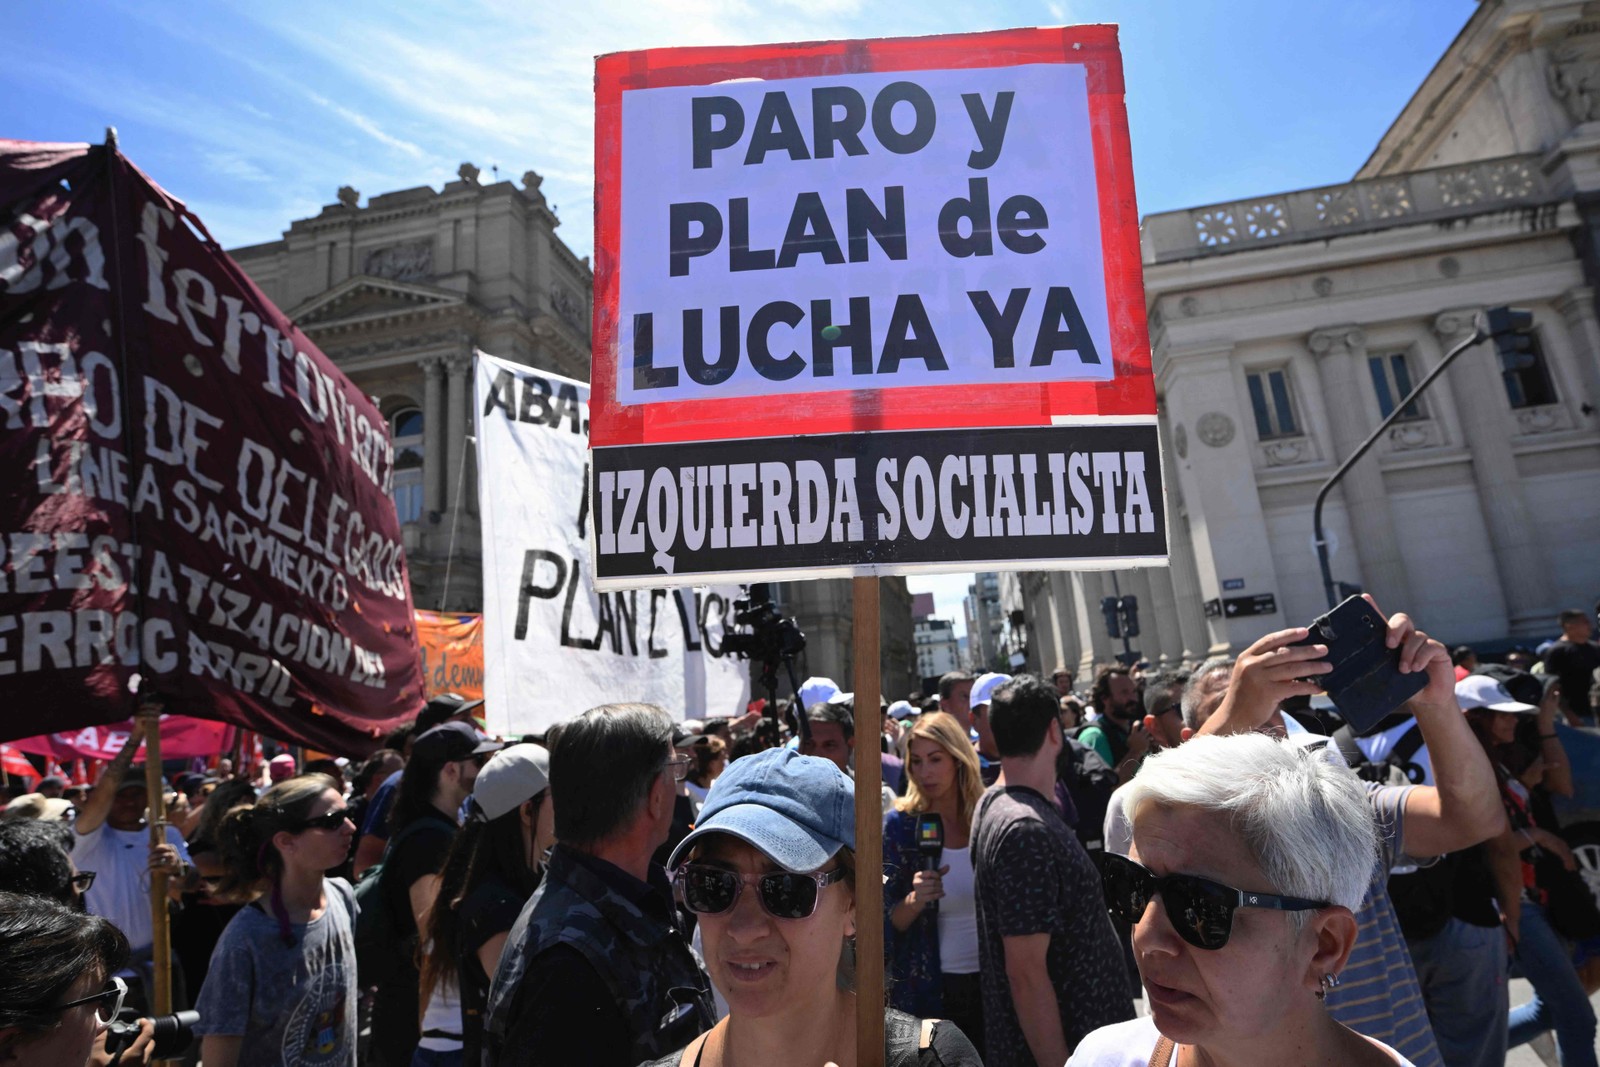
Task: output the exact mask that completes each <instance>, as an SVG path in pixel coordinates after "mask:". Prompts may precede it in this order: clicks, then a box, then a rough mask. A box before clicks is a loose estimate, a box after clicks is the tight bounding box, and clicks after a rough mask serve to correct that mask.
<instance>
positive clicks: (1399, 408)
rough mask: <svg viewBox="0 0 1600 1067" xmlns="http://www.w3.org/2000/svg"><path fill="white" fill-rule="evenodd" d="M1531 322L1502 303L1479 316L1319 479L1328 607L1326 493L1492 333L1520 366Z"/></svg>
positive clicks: (1314, 515)
mask: <svg viewBox="0 0 1600 1067" xmlns="http://www.w3.org/2000/svg"><path fill="white" fill-rule="evenodd" d="M1532 324H1533V316H1532V315H1531V314H1530V313H1529V312H1526V311H1513V310H1511V309H1510V308H1504V307H1496V308H1491V309H1490V310H1489V312H1488V313H1487V315H1485V316H1480V318H1479V320H1478V322H1477V323H1476V324H1475V329H1474V330H1473V333H1472V336H1471V337H1468V338H1467V339H1466V340H1464V341H1462V342H1461V343H1460V344H1458V345H1456V346H1455V347H1454V348H1452V349H1451V350H1450V351H1449V352H1447V353H1446V354H1445V357H1444V358H1443V359H1441V360H1440V361H1439V365H1438V366H1437V367H1435V368H1433V370H1431V371H1429V372H1428V375H1427V377H1425V378H1423V379H1422V381H1420V382H1418V383H1417V387H1416V388H1415V389H1413V390H1411V392H1409V393H1407V394H1406V396H1405V399H1403V400H1401V401H1400V402H1399V403H1398V404H1396V405H1395V406H1394V410H1393V411H1391V412H1389V417H1388V418H1386V419H1384V420H1383V421H1382V422H1381V423H1379V424H1378V428H1377V429H1376V430H1373V431H1372V433H1371V435H1370V436H1369V437H1368V438H1367V439H1366V440H1365V441H1363V442H1361V446H1360V447H1359V448H1357V449H1356V450H1355V451H1354V452H1352V453H1350V456H1349V458H1347V459H1346V460H1345V461H1344V462H1343V463H1341V464H1339V469H1338V470H1336V471H1334V472H1333V474H1332V476H1331V477H1329V478H1328V480H1327V481H1325V482H1323V483H1322V488H1321V489H1318V490H1317V502H1316V504H1315V505H1314V506H1313V507H1312V509H1311V528H1312V543H1313V544H1315V545H1316V548H1317V564H1318V565H1319V566H1320V567H1321V568H1322V588H1323V591H1324V592H1325V593H1326V594H1327V597H1328V607H1330V608H1332V607H1335V606H1337V605H1338V603H1339V589H1338V583H1337V582H1335V581H1334V580H1333V569H1332V566H1331V564H1330V562H1329V559H1328V537H1327V534H1326V533H1324V532H1323V529H1322V505H1323V504H1325V503H1326V502H1327V500H1328V493H1329V492H1331V491H1332V490H1333V487H1334V486H1335V485H1338V484H1339V479H1341V478H1343V477H1344V476H1345V474H1346V472H1348V471H1349V470H1350V468H1351V467H1353V466H1355V465H1356V461H1358V460H1359V459H1360V458H1361V457H1362V456H1364V455H1366V454H1367V450H1368V449H1370V448H1371V447H1372V446H1373V445H1374V444H1376V443H1377V440H1378V438H1379V437H1381V436H1383V432H1384V431H1385V430H1387V429H1388V428H1389V426H1390V424H1391V423H1393V422H1394V421H1395V420H1396V419H1398V418H1399V417H1400V415H1401V414H1402V413H1403V412H1404V411H1405V410H1406V409H1407V408H1408V407H1410V406H1411V405H1412V403H1413V402H1414V401H1415V400H1416V399H1417V397H1419V396H1421V395H1422V394H1423V392H1424V391H1425V390H1426V389H1427V388H1428V386H1430V385H1432V384H1433V380H1434V379H1435V378H1437V377H1439V375H1441V374H1443V373H1444V371H1445V368H1446V367H1448V366H1450V363H1451V361H1453V360H1454V359H1455V358H1456V357H1457V356H1459V355H1460V354H1461V353H1463V352H1465V351H1466V350H1467V349H1469V348H1471V347H1472V346H1473V345H1475V344H1478V343H1479V342H1481V341H1486V340H1488V339H1489V338H1491V337H1493V338H1495V339H1496V344H1497V345H1499V346H1500V347H1501V348H1502V349H1503V350H1504V351H1502V353H1501V355H1502V359H1503V361H1504V362H1505V363H1506V366H1507V367H1509V368H1515V367H1516V366H1519V365H1520V364H1518V363H1516V362H1515V360H1516V358H1517V356H1516V350H1517V349H1518V348H1520V347H1521V345H1522V344H1524V343H1525V342H1523V341H1519V340H1518V338H1525V337H1526V335H1527V334H1528V331H1529V330H1530V329H1531V327H1532Z"/></svg>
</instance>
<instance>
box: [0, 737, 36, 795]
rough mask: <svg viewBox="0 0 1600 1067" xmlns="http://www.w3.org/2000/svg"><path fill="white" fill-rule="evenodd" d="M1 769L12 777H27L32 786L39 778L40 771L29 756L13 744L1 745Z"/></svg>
mask: <svg viewBox="0 0 1600 1067" xmlns="http://www.w3.org/2000/svg"><path fill="white" fill-rule="evenodd" d="M0 771H4V772H5V773H6V774H7V775H9V776H11V777H12V778H26V779H27V780H28V784H29V785H30V786H32V785H33V783H35V782H37V781H38V780H39V772H38V771H36V770H34V767H33V764H31V763H29V762H28V757H26V756H24V755H23V754H22V751H21V750H20V749H17V748H13V747H12V746H11V745H0Z"/></svg>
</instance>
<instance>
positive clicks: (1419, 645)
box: [1368, 597, 1507, 858]
mask: <svg viewBox="0 0 1600 1067" xmlns="http://www.w3.org/2000/svg"><path fill="white" fill-rule="evenodd" d="M1368 599H1369V600H1370V599H1371V598H1370V597H1369V598H1368ZM1388 645H1389V647H1390V648H1397V649H1399V650H1400V673H1402V674H1410V673H1412V672H1415V671H1422V672H1425V673H1426V674H1427V676H1428V686H1427V688H1426V689H1424V690H1423V691H1422V692H1421V693H1418V694H1417V695H1416V696H1415V697H1413V698H1412V700H1411V702H1410V703H1409V704H1408V705H1406V710H1408V711H1410V712H1411V714H1413V715H1414V716H1416V719H1417V725H1418V726H1419V727H1421V729H1422V739H1423V741H1424V742H1425V743H1426V744H1427V746H1428V759H1429V760H1430V761H1431V762H1432V763H1433V786H1432V787H1431V788H1430V787H1428V786H1419V787H1418V788H1417V789H1415V790H1414V791H1413V792H1412V794H1411V797H1410V799H1409V800H1408V801H1407V802H1406V811H1405V823H1404V830H1405V850H1406V853H1407V854H1408V855H1411V856H1416V857H1418V858H1425V857H1428V856H1442V855H1444V854H1445V853H1447V852H1455V851H1457V850H1459V849H1463V848H1470V847H1471V846H1473V845H1476V844H1477V843H1478V842H1480V841H1487V840H1488V839H1489V838H1491V837H1494V836H1496V835H1497V834H1500V833H1502V832H1504V831H1505V829H1506V826H1507V823H1506V813H1505V809H1504V808H1503V807H1501V804H1500V790H1499V787H1498V785H1497V784H1496V782H1495V777H1494V768H1493V767H1492V766H1491V765H1490V763H1489V756H1488V754H1487V753H1485V752H1484V751H1483V746H1482V745H1480V744H1479V743H1478V739H1477V737H1476V736H1474V735H1473V733H1472V728H1471V727H1470V726H1468V725H1467V718H1466V716H1465V715H1463V714H1462V713H1461V704H1460V703H1459V702H1458V701H1457V700H1456V682H1455V668H1454V667H1453V666H1452V665H1451V663H1450V653H1449V651H1447V650H1446V649H1445V647H1444V645H1442V644H1440V643H1439V642H1438V641H1435V640H1434V639H1433V638H1431V637H1429V636H1428V635H1427V634H1425V633H1423V632H1422V631H1421V630H1418V629H1417V627H1416V624H1415V623H1414V622H1412V621H1411V618H1410V617H1409V616H1408V615H1405V614H1404V613H1400V614H1396V615H1395V616H1394V617H1393V618H1391V619H1390V620H1389V633H1388Z"/></svg>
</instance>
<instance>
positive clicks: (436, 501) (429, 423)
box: [419, 356, 446, 514]
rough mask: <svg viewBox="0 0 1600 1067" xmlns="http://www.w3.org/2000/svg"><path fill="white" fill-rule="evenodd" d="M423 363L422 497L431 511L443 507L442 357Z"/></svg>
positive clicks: (421, 362)
mask: <svg viewBox="0 0 1600 1067" xmlns="http://www.w3.org/2000/svg"><path fill="white" fill-rule="evenodd" d="M419 362H420V365H421V367H422V381H423V393H422V498H423V507H424V509H426V510H427V511H428V512H429V513H430V514H438V513H440V512H442V511H444V472H443V471H442V470H440V469H439V468H440V467H442V466H443V465H444V457H443V456H442V455H441V454H440V446H441V445H442V444H443V443H444V439H445V432H446V431H445V427H444V360H442V359H440V358H439V357H437V356H430V357H429V358H427V359H424V360H420V361H419Z"/></svg>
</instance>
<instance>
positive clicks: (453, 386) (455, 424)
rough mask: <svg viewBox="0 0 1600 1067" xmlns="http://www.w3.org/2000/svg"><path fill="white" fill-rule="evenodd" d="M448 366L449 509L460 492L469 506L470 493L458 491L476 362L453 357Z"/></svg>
mask: <svg viewBox="0 0 1600 1067" xmlns="http://www.w3.org/2000/svg"><path fill="white" fill-rule="evenodd" d="M445 366H446V367H447V368H448V369H449V371H450V393H449V396H448V398H447V401H446V405H445V406H446V409H447V411H448V413H449V418H448V420H447V421H446V426H447V427H448V429H447V431H446V432H447V433H448V435H449V436H447V437H446V438H445V443H446V445H447V447H448V449H449V451H448V453H447V455H448V460H447V465H446V470H445V486H446V490H447V494H446V500H447V506H448V507H451V508H453V507H455V506H456V498H457V494H458V493H460V494H461V502H462V504H463V505H465V504H466V494H465V492H464V491H462V489H459V488H458V486H457V479H459V478H460V477H461V476H462V467H461V461H462V458H463V457H464V456H465V455H466V447H467V411H468V410H469V408H470V407H471V405H472V374H471V371H472V359H471V357H468V356H451V357H450V358H449V359H448V360H446V361H445Z"/></svg>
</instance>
